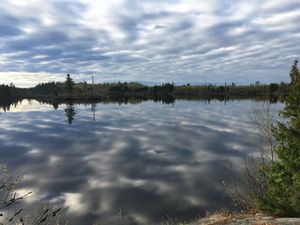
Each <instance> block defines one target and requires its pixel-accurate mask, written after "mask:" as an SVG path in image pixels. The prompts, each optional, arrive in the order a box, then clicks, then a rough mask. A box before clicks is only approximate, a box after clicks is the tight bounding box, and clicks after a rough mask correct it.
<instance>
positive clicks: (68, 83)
mask: <svg viewBox="0 0 300 225" xmlns="http://www.w3.org/2000/svg"><path fill="white" fill-rule="evenodd" d="M74 84H75V83H74V81H73V79H72V78H71V76H70V74H67V77H66V82H65V86H66V89H67V91H68V92H69V95H70V96H72V91H73V88H74Z"/></svg>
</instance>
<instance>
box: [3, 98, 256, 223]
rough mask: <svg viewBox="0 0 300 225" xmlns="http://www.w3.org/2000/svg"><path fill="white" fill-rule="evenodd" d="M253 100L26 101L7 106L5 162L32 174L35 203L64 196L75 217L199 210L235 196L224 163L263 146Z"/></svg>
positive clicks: (138, 219) (146, 218)
mask: <svg viewBox="0 0 300 225" xmlns="http://www.w3.org/2000/svg"><path fill="white" fill-rule="evenodd" d="M252 107H253V103H252V102H251V101H240V102H239V101H234V102H228V103H227V104H226V105H224V104H223V103H221V104H220V102H216V101H213V102H210V104H206V102H198V101H177V102H176V104H174V105H173V106H172V105H163V104H156V103H153V102H143V103H141V104H135V105H118V104H96V103H94V104H92V105H90V104H88V105H82V104H75V103H73V104H71V103H69V104H61V105H58V107H57V110H54V109H53V108H52V106H51V105H48V104H41V103H38V102H36V101H32V102H31V103H30V104H29V103H28V102H26V101H24V102H23V103H22V104H21V105H17V106H16V108H15V109H14V110H12V111H11V112H9V113H4V114H2V115H1V132H0V154H1V161H0V162H1V163H3V162H5V163H6V164H8V166H9V167H10V168H14V169H16V170H17V171H19V173H20V174H22V175H24V179H23V182H22V183H21V186H20V189H21V190H32V191H33V192H34V195H33V197H32V198H30V201H29V202H28V204H29V205H30V204H35V201H49V202H52V203H57V204H62V205H63V206H65V214H66V217H67V219H68V220H69V221H70V222H71V224H78V225H79V224H94V223H97V222H98V223H101V224H120V220H121V224H157V223H159V221H161V220H164V219H165V218H166V217H167V216H168V217H171V218H179V219H189V218H194V217H196V216H201V215H203V214H204V213H205V211H210V210H216V209H219V208H220V207H222V206H224V205H227V204H228V203H229V201H228V199H227V197H226V196H225V195H224V189H223V185H222V180H224V179H226V177H227V176H228V174H227V171H226V169H224V168H225V163H226V160H227V159H228V158H230V159H233V160H235V161H240V162H242V160H243V158H244V157H245V156H246V155H248V154H250V153H252V152H254V151H255V148H254V146H253V145H252V143H251V138H250V137H251V136H252V135H254V133H255V129H254V127H253V126H252V125H251V122H250V120H249V118H248V115H249V113H251V110H252ZM21 109H22V110H21ZM96 109H97V110H96ZM75 117H76V118H75ZM66 118H67V122H66ZM74 118H75V119H74ZM67 123H69V124H71V126H66V124H67ZM227 206H228V205H227Z"/></svg>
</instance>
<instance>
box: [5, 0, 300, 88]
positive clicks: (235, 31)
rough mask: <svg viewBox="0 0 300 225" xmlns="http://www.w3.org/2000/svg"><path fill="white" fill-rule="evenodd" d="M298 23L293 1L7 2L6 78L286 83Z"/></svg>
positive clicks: (19, 80) (299, 29)
mask: <svg viewBox="0 0 300 225" xmlns="http://www.w3.org/2000/svg"><path fill="white" fill-rule="evenodd" d="M299 19H300V3H299V1H296V0H288V1H284V2H283V1H279V0H272V1H271V0H269V1H265V2H264V3H261V2H260V1H258V0H251V1H245V0H239V1H230V0H227V1H221V0H214V1H209V2H199V1H196V0H189V1H187V0H177V1H169V0H164V1H149V0H144V1H129V0H127V1H125V0H123V1H117V0H113V1H101V2H95V1H90V0H77V1H68V0H63V1H54V0H48V1H41V0H39V1H28V2H26V4H24V3H22V2H21V1H16V0H4V1H3V3H2V4H1V6H0V41H1V42H0V77H1V80H2V81H3V82H6V83H10V82H12V81H13V82H15V83H16V84H17V85H21V86H24V84H25V83H26V86H32V85H34V84H36V83H38V82H39V81H40V79H34V74H36V77H37V78H39V77H40V76H41V74H42V76H43V80H44V81H47V80H52V78H53V76H55V77H60V79H63V77H64V75H65V73H71V74H73V75H74V78H75V79H76V80H78V81H82V80H88V79H89V77H90V75H91V74H93V75H95V76H96V81H98V82H101V81H117V80H123V81H125V80H126V81H128V80H137V81H142V82H151V81H153V80H155V81H156V82H169V81H174V82H190V83H191V82H197V83H198V82H217V83H223V82H225V81H227V82H231V81H234V82H238V83H249V82H254V81H256V80H260V81H262V82H278V81H281V80H284V81H285V80H287V79H288V72H289V69H290V65H291V63H292V61H293V60H294V59H295V58H297V57H298V56H299V53H300V52H299V48H297V46H298V45H299V37H300V25H299V23H297V21H299ZM16 74H19V75H16ZM20 74H23V75H22V76H21V75H20ZM26 74H29V75H28V76H31V77H32V79H31V82H27V81H26V79H27V78H26Z"/></svg>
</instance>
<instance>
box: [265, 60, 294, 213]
mask: <svg viewBox="0 0 300 225" xmlns="http://www.w3.org/2000/svg"><path fill="white" fill-rule="evenodd" d="M290 75H291V84H290V87H289V93H288V96H287V97H286V98H285V99H284V103H285V108H284V109H283V111H282V112H281V114H282V115H283V117H284V118H285V119H286V123H278V126H277V127H276V129H275V137H276V139H277V146H276V153H277V160H276V161H275V162H274V163H273V164H272V165H271V168H270V171H269V175H268V196H267V198H266V200H265V202H263V204H262V209H265V210H267V211H271V212H273V213H275V214H278V215H288V216H300V79H299V77H300V75H299V70H298V68H297V60H296V61H295V63H294V65H293V66H292V70H291V74H290Z"/></svg>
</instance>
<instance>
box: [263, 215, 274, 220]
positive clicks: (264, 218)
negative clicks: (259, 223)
mask: <svg viewBox="0 0 300 225" xmlns="http://www.w3.org/2000/svg"><path fill="white" fill-rule="evenodd" d="M261 219H262V220H273V219H274V217H272V216H263V217H261Z"/></svg>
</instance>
